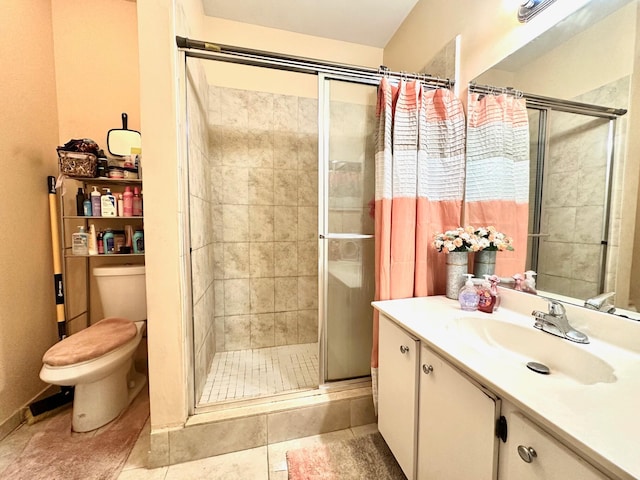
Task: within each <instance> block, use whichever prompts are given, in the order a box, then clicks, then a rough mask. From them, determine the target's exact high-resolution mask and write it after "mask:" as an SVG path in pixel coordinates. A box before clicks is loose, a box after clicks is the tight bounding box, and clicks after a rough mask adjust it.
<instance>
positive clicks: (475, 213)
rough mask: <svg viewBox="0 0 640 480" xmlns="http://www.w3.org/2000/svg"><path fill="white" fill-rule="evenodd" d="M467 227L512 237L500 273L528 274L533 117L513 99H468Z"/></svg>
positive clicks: (520, 100) (475, 96)
mask: <svg viewBox="0 0 640 480" xmlns="http://www.w3.org/2000/svg"><path fill="white" fill-rule="evenodd" d="M468 117H469V118H468V130H467V182H466V193H465V202H466V207H465V216H466V221H465V223H466V224H468V225H473V226H486V225H493V226H494V227H496V229H498V230H499V231H501V232H504V233H505V234H506V235H507V236H509V237H511V238H513V246H514V251H512V252H507V251H504V252H500V254H499V255H498V257H497V260H496V274H498V275H501V276H508V277H510V276H512V275H513V274H515V273H518V272H523V271H524V270H525V263H526V256H527V231H528V228H529V118H528V116H527V106H526V101H525V100H524V99H523V98H516V97H514V96H513V95H505V94H502V95H482V94H478V93H472V94H471V95H470V96H469V106H468Z"/></svg>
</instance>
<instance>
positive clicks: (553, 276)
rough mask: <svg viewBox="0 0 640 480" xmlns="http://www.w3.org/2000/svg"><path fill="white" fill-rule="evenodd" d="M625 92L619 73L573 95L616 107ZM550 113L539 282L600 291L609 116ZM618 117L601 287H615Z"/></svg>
mask: <svg viewBox="0 0 640 480" xmlns="http://www.w3.org/2000/svg"><path fill="white" fill-rule="evenodd" d="M628 95H629V77H624V78H621V79H620V80H618V81H616V82H613V83H611V84H608V85H604V86H602V87H600V88H598V89H596V90H593V91H591V92H588V93H586V94H584V95H582V96H580V97H578V98H576V99H575V100H576V101H579V102H585V103H592V104H596V105H606V106H613V107H618V106H620V105H626V104H627V101H628V100H627V99H628ZM550 118H551V122H550V125H551V127H550V129H551V138H550V145H549V159H548V163H547V164H546V167H545V179H544V181H545V193H544V194H543V206H542V226H541V231H542V232H544V233H548V234H549V237H547V238H543V239H542V241H541V242H540V261H539V265H538V286H539V288H540V289H541V290H548V291H552V292H556V293H560V294H563V295H568V296H571V297H575V298H588V297H591V296H594V295H596V294H597V293H599V290H598V288H599V287H598V281H599V275H598V273H599V268H600V250H601V245H600V241H601V240H602V238H601V226H602V219H603V214H604V196H605V176H606V161H607V138H608V122H607V121H606V120H602V119H596V118H594V117H586V116H582V115H571V114H567V113H560V114H559V113H557V112H551V115H550ZM617 123H618V124H617V135H616V150H615V152H616V157H615V159H614V173H613V175H614V177H613V178H614V189H613V195H612V208H611V212H610V215H609V219H610V235H609V239H608V240H609V256H608V261H607V271H606V281H605V291H615V271H616V266H617V261H618V248H619V245H620V218H621V214H622V208H621V199H622V193H621V185H622V172H623V171H624V155H623V152H624V143H625V134H624V132H625V131H626V128H625V123H626V117H622V118H620V119H619V120H618V121H617Z"/></svg>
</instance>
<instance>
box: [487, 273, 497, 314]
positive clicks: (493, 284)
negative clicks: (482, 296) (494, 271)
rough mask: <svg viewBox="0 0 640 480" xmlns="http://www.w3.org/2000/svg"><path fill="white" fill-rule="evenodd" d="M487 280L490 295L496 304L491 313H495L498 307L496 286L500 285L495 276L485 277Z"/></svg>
mask: <svg viewBox="0 0 640 480" xmlns="http://www.w3.org/2000/svg"><path fill="white" fill-rule="evenodd" d="M485 277H487V280H489V284H490V285H491V287H489V288H490V290H491V295H493V296H494V297H496V304H495V305H494V306H493V311H494V312H495V311H497V310H498V308H499V307H500V293H499V292H498V284H499V283H500V277H498V276H497V275H485Z"/></svg>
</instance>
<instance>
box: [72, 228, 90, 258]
mask: <svg viewBox="0 0 640 480" xmlns="http://www.w3.org/2000/svg"><path fill="white" fill-rule="evenodd" d="M71 253H73V254H74V255H88V254H89V236H88V235H87V233H86V232H85V231H84V227H78V231H77V232H76V233H74V234H72V235H71Z"/></svg>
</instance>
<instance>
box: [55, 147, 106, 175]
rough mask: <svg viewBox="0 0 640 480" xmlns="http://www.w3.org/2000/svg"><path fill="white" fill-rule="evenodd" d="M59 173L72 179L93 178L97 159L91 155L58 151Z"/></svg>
mask: <svg viewBox="0 0 640 480" xmlns="http://www.w3.org/2000/svg"><path fill="white" fill-rule="evenodd" d="M58 159H59V161H60V173H61V174H63V175H70V176H72V177H95V176H96V170H97V166H98V158H97V157H96V156H95V155H94V154H93V153H83V152H68V151H66V150H58Z"/></svg>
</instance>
